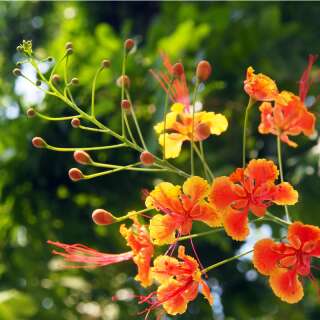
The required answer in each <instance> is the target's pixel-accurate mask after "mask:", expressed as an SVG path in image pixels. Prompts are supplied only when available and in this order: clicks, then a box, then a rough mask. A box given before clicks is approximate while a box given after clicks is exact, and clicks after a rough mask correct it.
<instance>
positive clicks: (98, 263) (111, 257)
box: [47, 240, 133, 268]
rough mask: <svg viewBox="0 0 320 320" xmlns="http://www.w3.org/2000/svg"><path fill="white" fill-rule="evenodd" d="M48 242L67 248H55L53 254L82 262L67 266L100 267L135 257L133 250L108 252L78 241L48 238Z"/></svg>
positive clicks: (71, 260) (66, 259) (70, 260)
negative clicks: (58, 240)
mask: <svg viewBox="0 0 320 320" xmlns="http://www.w3.org/2000/svg"><path fill="white" fill-rule="evenodd" d="M47 243H48V244H51V245H54V246H56V247H58V248H61V249H63V250H65V252H61V251H56V250H53V251H52V253H53V254H55V255H59V256H61V257H63V258H64V259H65V261H67V262H76V263H80V265H71V266H66V268H98V267H103V266H107V265H110V264H115V263H119V262H122V261H127V260H130V259H132V258H133V252H132V251H128V252H124V253H120V254H108V253H103V252H99V251H97V250H94V249H92V248H89V247H87V246H84V245H82V244H78V243H76V244H70V245H69V244H65V243H61V242H54V241H50V240H48V241H47ZM81 264H83V265H81Z"/></svg>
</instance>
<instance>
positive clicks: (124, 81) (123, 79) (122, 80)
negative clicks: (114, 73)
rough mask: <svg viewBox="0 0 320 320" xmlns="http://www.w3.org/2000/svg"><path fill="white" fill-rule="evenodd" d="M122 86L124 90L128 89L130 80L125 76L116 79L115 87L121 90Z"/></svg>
mask: <svg viewBox="0 0 320 320" xmlns="http://www.w3.org/2000/svg"><path fill="white" fill-rule="evenodd" d="M122 85H123V86H124V87H125V88H129V87H130V79H129V77H128V76H127V75H123V76H120V77H119V78H118V79H117V86H118V87H120V88H121V87H122Z"/></svg>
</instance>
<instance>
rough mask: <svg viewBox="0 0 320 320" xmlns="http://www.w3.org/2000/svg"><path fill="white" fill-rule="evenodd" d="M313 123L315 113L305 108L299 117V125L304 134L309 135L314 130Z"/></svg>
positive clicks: (314, 121)
mask: <svg viewBox="0 0 320 320" xmlns="http://www.w3.org/2000/svg"><path fill="white" fill-rule="evenodd" d="M315 123H316V117H315V115H314V114H313V113H311V112H309V111H307V110H306V111H305V112H304V113H303V115H302V116H301V118H300V121H299V127H300V128H301V130H302V132H303V133H304V134H305V135H306V136H311V135H312V134H313V133H314V130H315Z"/></svg>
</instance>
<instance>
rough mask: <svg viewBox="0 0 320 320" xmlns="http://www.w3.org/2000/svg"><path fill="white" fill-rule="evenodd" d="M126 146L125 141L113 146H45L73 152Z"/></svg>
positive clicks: (50, 148)
mask: <svg viewBox="0 0 320 320" xmlns="http://www.w3.org/2000/svg"><path fill="white" fill-rule="evenodd" d="M122 147H126V145H125V144H124V143H120V144H116V145H113V146H99V147H76V148H63V147H54V146H51V145H50V144H46V146H45V148H47V149H49V150H53V151H61V152H73V151H81V150H83V151H94V150H108V149H117V148H122Z"/></svg>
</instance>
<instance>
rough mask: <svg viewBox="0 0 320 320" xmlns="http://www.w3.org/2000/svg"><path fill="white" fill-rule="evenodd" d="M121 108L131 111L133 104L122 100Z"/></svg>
mask: <svg viewBox="0 0 320 320" xmlns="http://www.w3.org/2000/svg"><path fill="white" fill-rule="evenodd" d="M121 108H122V109H125V110H129V109H130V108H131V103H130V101H129V100H122V101H121Z"/></svg>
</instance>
